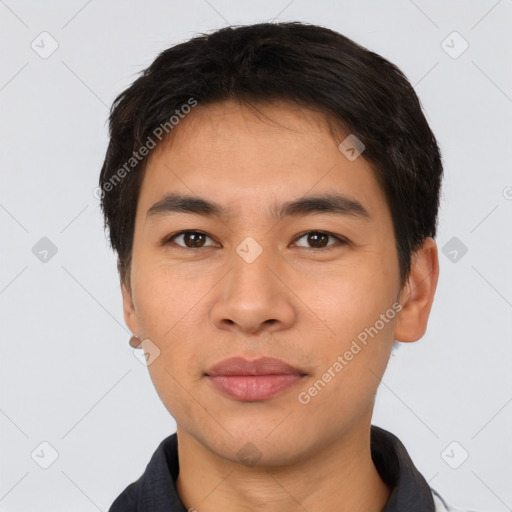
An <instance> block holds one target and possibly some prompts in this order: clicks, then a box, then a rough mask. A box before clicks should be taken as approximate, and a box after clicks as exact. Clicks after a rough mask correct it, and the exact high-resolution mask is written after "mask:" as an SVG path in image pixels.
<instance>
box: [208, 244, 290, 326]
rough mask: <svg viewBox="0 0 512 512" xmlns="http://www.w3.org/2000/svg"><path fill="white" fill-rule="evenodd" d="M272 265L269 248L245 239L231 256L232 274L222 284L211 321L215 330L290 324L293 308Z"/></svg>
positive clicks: (271, 255) (273, 261)
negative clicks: (215, 327) (232, 327)
mask: <svg viewBox="0 0 512 512" xmlns="http://www.w3.org/2000/svg"><path fill="white" fill-rule="evenodd" d="M275 266H276V260H275V258H273V253H272V249H271V248H269V247H266V248H263V247H262V246H261V245H260V244H259V243H258V242H257V241H256V240H255V239H254V238H251V237H247V238H246V239H244V240H243V241H242V242H241V243H240V244H239V245H238V246H237V247H236V249H235V251H234V252H233V254H232V255H231V259H230V267H231V271H230V272H229V273H228V274H227V276H226V278H225V279H224V280H223V281H222V287H221V289H220V292H219V295H218V297H217V298H216V301H215V304H214V306H213V309H212V321H213V322H214V323H215V324H216V325H217V326H218V327H222V328H225V327H226V326H227V325H230V326H234V325H236V326H238V328H240V329H242V330H246V331H251V332H254V331H256V330H258V329H261V328H263V327H264V326H267V327H266V328H269V327H268V326H271V325H272V326H274V325H276V326H277V325H279V326H280V327H283V326H285V325H288V324H290V322H292V321H293V318H294V308H293V305H292V304H291V302H290V296H289V294H287V291H286V287H285V286H283V284H282V283H281V282H280V280H279V279H277V278H276V276H275V275H274V273H277V271H276V269H274V268H273V267H275ZM271 269H272V270H271ZM273 328H278V327H273Z"/></svg>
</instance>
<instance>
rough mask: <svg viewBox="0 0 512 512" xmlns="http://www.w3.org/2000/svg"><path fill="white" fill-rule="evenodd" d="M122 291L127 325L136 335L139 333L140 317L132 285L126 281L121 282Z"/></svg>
mask: <svg viewBox="0 0 512 512" xmlns="http://www.w3.org/2000/svg"><path fill="white" fill-rule="evenodd" d="M121 293H122V295H123V314H124V321H125V322H126V325H127V326H128V328H129V329H130V331H132V334H133V335H134V336H138V335H139V332H140V330H139V319H138V316H137V312H136V311H135V306H134V305H133V299H132V292H131V287H129V285H127V284H126V283H121Z"/></svg>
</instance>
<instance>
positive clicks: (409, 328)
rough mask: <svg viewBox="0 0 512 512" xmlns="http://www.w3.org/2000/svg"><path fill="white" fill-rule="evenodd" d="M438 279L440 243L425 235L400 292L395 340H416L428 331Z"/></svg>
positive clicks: (413, 256)
mask: <svg viewBox="0 0 512 512" xmlns="http://www.w3.org/2000/svg"><path fill="white" fill-rule="evenodd" d="M438 278H439V260H438V254H437V245H436V242H435V241H434V239H433V238H426V239H425V240H424V241H423V244H422V245H421V247H420V248H419V249H418V250H417V251H416V252H415V253H414V254H413V255H412V261H411V272H410V274H409V277H408V278H407V282H406V284H405V286H404V287H403V289H402V291H401V293H400V304H401V305H402V310H401V311H400V313H399V314H398V316H397V321H396V324H395V340H396V341H405V342H408V341H417V340H419V339H420V338H421V337H422V336H423V335H424V334H425V331H426V330H427V323H428V317H429V315H430V309H431V307H432V302H433V300H434V294H435V292H436V287H437V280H438Z"/></svg>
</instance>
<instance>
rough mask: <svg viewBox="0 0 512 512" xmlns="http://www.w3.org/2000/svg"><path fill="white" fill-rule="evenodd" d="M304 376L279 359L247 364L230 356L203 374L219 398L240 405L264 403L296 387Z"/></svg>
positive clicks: (255, 361)
mask: <svg viewBox="0 0 512 512" xmlns="http://www.w3.org/2000/svg"><path fill="white" fill-rule="evenodd" d="M305 375H306V373H305V372H303V371H302V370H300V369H298V368H295V367H294V366H291V365H290V364H288V363H285V362H284V361H282V360H280V359H275V358H273V357H262V358H259V359H256V360H254V361H248V360H247V359H244V358H242V357H233V358H230V359H225V360H224V361H221V362H220V363H217V364H216V365H214V366H213V367H212V368H210V369H209V370H208V371H207V372H206V376H207V378H208V379H209V381H210V382H211V383H212V384H213V385H214V387H215V389H216V390H218V391H220V392H221V393H222V394H223V395H225V396H228V397H229V398H232V399H234V400H239V401H243V402H258V401H263V400H268V399H270V398H273V397H275V396H277V395H278V394H281V393H283V392H284V391H286V390H288V389H290V388H291V387H292V386H295V385H296V384H298V383H299V382H300V381H301V380H302V379H303V378H304V377H305Z"/></svg>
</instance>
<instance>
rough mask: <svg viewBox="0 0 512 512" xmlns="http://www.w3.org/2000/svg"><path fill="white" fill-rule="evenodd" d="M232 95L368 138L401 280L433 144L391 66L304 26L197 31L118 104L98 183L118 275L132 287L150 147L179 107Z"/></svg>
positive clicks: (435, 177)
mask: <svg viewBox="0 0 512 512" xmlns="http://www.w3.org/2000/svg"><path fill="white" fill-rule="evenodd" d="M230 99H235V100H239V101H242V102H245V103H247V104H251V103H271V102H273V101H279V100H285V101H288V102H290V101H291V102H294V103H295V104H297V105H299V106H302V107H306V108H309V109H313V110H318V111H320V112H322V113H324V114H325V115H326V116H327V119H330V120H333V121H334V122H335V123H336V124H337V125H338V126H339V127H341V128H342V129H343V131H344V132H345V133H346V134H347V135H348V134H352V135H355V136H356V137H357V139H359V140H360V141H361V142H362V143H363V144H364V147H365V150H364V154H363V155H362V157H364V158H365V159H366V161H368V162H369V163H370V165H371V166H372V168H373V170H374V172H375V176H376V178H377V180H378V182H379V185H380V186H381V188H382V190H383V191H384V194H385V196H386V200H387V203H388V206H389V209H390V211H391V215H392V219H393V225H394V232H395V241H396V248H397V253H398V261H399V266H400V276H401V279H402V284H403V283H404V282H405V279H406V277H407V276H408V274H409V272H410V268H411V257H412V254H413V253H414V252H415V251H416V250H417V249H418V248H419V247H420V245H421V243H422V242H423V240H424V239H425V238H427V237H435V234H436V229H437V214H438V208H439V193H440V187H441V180H442V172H443V168H442V161H441V154H440V150H439V147H438V144H437V141H436V139H435V137H434V134H433V133H432V131H431V129H430V127H429V125H428V123H427V120H426V118H425V116H424V114H423V112H422V108H421V104H420V101H419V99H418V97H417V95H416V93H415V92H414V89H413V87H412V86H411V84H410V83H409V81H408V80H407V78H406V77H405V75H404V74H403V73H402V72H401V71H400V69H398V67H396V66H395V65H394V64H392V63H390V62H389V61H388V60H386V59H384V58H383V57H381V56H380V55H377V54H376V53H373V52H371V51H369V50H367V49H365V48H363V47H362V46H360V45H359V44H357V43H355V42H354V41H352V40H351V39H348V38H347V37H345V36H343V35H341V34H339V33H338V32H335V31H333V30H331V29H328V28H325V27H321V26H317V25H312V24H307V23H301V22H286V23H260V24H254V25H246V26H236V27H225V28H222V29H220V30H217V31H215V32H212V33H210V34H200V35H197V36H195V37H193V38H192V39H190V40H188V41H186V42H184V43H180V44H177V45H175V46H173V47H171V48H169V49H167V50H165V51H163V52H162V53H161V54H160V55H158V57H157V58H156V59H155V60H154V61H153V63H152V64H151V65H150V66H149V67H148V68H147V69H146V70H144V71H143V72H142V74H141V76H140V77H139V78H137V79H136V80H135V81H134V83H133V84H132V85H131V86H130V87H128V88H127V89H126V90H125V91H123V92H122V93H121V94H119V96H117V98H116V99H115V100H114V103H113V105H112V108H111V111H110V116H109V133H110V142H109V145H108V149H107V152H106V156H105V161H104V163H103V167H102V169H101V174H100V179H99V187H100V188H99V190H100V197H101V207H102V210H103V214H104V217H105V228H107V227H108V230H109V235H110V242H111V245H112V248H113V249H114V250H115V251H116V252H117V255H118V270H119V274H120V278H121V281H122V282H123V283H127V282H128V283H129V271H130V265H131V253H132V245H133V235H134V228H135V226H134V223H135V212H136V208H137V201H138V196H139V190H140V184H141V181H142V176H143V172H144V168H145V165H146V162H147V160H148V156H147V154H148V151H147V148H148V147H153V146H154V145H155V144H156V143H158V144H159V143H160V142H161V141H163V140H165V137H163V138H162V136H161V135H162V134H163V130H162V127H163V128H164V130H165V132H166V134H168V133H169V134H170V133H171V131H170V130H171V129H172V127H173V124H174V123H173V121H172V118H176V119H178V117H177V115H179V117H182V113H183V112H187V110H186V109H185V106H187V108H188V110H190V106H191V105H192V106H193V105H194V104H197V103H199V104H201V105H207V104H211V103H215V102H222V101H226V100H230ZM193 102H195V103H193ZM157 134H158V135H159V136H155V135H157ZM155 138H156V139H158V141H155ZM149 141H152V143H153V146H150V145H149ZM340 142H341V141H340ZM142 148H146V151H140V150H141V149H142ZM139 152H140V153H144V155H141V154H139ZM134 155H137V158H134ZM128 162H129V165H127V163H128ZM127 278H128V280H127Z"/></svg>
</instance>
